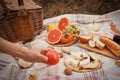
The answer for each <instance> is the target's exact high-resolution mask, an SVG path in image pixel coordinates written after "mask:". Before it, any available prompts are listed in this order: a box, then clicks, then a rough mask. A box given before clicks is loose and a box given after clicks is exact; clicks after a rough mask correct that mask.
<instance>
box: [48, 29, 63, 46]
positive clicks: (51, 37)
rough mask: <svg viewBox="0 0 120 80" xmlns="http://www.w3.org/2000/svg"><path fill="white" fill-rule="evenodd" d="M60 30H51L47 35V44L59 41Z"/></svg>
mask: <svg viewBox="0 0 120 80" xmlns="http://www.w3.org/2000/svg"><path fill="white" fill-rule="evenodd" d="M61 36H62V32H61V31H60V30H59V29H53V30H51V31H50V32H49V33H48V35H47V42H48V43H49V44H56V43H58V42H59V41H60V39H61Z"/></svg>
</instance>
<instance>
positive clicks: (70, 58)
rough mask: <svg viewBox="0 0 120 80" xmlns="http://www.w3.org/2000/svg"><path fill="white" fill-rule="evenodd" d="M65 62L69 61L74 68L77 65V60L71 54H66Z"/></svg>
mask: <svg viewBox="0 0 120 80" xmlns="http://www.w3.org/2000/svg"><path fill="white" fill-rule="evenodd" d="M66 62H67V63H69V64H70V65H71V66H72V67H74V68H77V67H78V60H75V59H74V58H73V57H72V56H68V57H67V58H66Z"/></svg>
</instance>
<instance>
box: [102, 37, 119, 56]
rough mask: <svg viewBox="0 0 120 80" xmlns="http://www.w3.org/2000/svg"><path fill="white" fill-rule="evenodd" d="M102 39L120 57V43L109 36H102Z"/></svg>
mask: <svg viewBox="0 0 120 80" xmlns="http://www.w3.org/2000/svg"><path fill="white" fill-rule="evenodd" d="M100 40H101V41H102V42H103V43H104V44H105V45H106V47H107V48H108V49H109V50H110V51H111V52H112V53H113V54H114V55H115V56H117V57H120V45H119V44H117V43H116V42H114V41H113V40H111V39H109V38H107V37H100Z"/></svg>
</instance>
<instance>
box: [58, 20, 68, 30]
mask: <svg viewBox="0 0 120 80" xmlns="http://www.w3.org/2000/svg"><path fill="white" fill-rule="evenodd" d="M68 24H69V21H68V19H67V18H61V19H60V21H59V23H58V26H59V29H60V30H61V31H62V30H64V29H65V27H66V26H67V25H68Z"/></svg>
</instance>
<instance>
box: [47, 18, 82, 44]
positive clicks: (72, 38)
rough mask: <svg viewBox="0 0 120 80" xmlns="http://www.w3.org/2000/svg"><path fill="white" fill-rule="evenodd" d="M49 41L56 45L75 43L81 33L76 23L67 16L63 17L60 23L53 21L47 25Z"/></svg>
mask: <svg viewBox="0 0 120 80" xmlns="http://www.w3.org/2000/svg"><path fill="white" fill-rule="evenodd" d="M47 32H48V34H47V42H48V43H49V44H54V45H56V46H68V45H71V44H73V43H75V42H76V41H77V40H78V37H79V35H80V30H79V28H78V26H77V25H76V24H73V23H70V22H69V20H68V19H67V18H61V19H60V21H59V22H58V25H57V24H55V23H53V24H50V25H49V26H48V27H47Z"/></svg>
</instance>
